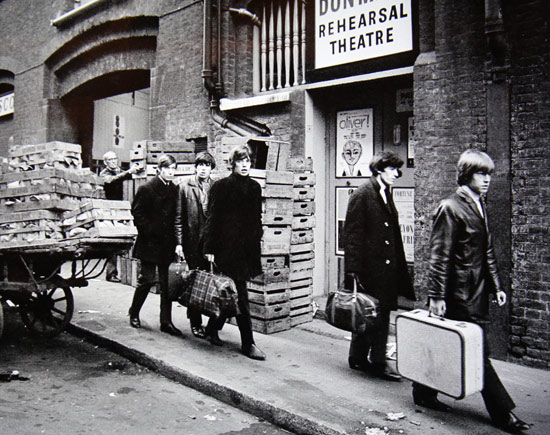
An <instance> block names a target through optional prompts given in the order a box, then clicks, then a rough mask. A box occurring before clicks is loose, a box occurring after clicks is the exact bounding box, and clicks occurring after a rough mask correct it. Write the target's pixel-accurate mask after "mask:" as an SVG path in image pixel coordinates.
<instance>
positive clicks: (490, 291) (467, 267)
mask: <svg viewBox="0 0 550 435" xmlns="http://www.w3.org/2000/svg"><path fill="white" fill-rule="evenodd" d="M493 170H494V163H493V160H492V159H491V158H490V157H489V156H488V155H487V154H486V153H484V152H482V151H478V150H473V149H472V150H467V151H465V152H464V153H462V155H461V156H460V159H459V161H458V165H457V181H458V185H459V187H458V189H457V190H456V192H455V193H454V194H453V195H451V196H450V197H449V198H447V199H445V200H443V201H442V202H441V203H440V204H439V207H438V208H437V210H436V212H435V215H434V220H433V227H432V235H431V239H430V269H429V275H428V298H429V311H430V312H431V313H432V314H434V315H436V316H445V317H448V318H449V319H453V320H462V321H467V322H473V323H477V324H478V325H480V326H481V327H482V328H483V330H484V332H485V327H486V325H487V323H488V321H489V299H490V298H491V297H493V298H494V299H495V300H496V302H497V303H498V305H499V306H503V305H504V304H505V303H506V293H505V292H504V291H503V290H502V287H501V284H500V280H499V277H498V270H497V263H496V259H495V252H494V249H493V241H492V237H491V233H490V231H489V227H488V221H487V213H486V208H485V205H484V200H483V197H484V196H485V195H486V194H487V191H488V190H489V185H490V183H491V174H492V173H493ZM483 354H484V356H483V358H484V367H483V369H484V373H483V385H484V386H483V390H482V391H481V394H482V396H483V400H484V401H485V406H486V408H487V411H488V412H489V415H490V416H491V419H492V421H493V423H494V424H495V425H496V426H498V427H500V428H501V429H504V430H505V431H508V432H513V433H514V432H518V431H522V430H526V429H529V425H528V424H527V423H525V422H523V421H521V420H520V419H519V418H517V417H516V416H515V415H514V414H513V413H512V410H513V409H514V408H515V404H514V401H513V400H512V398H511V397H510V396H509V395H508V392H507V391H506V389H505V388H504V385H502V382H501V381H500V379H499V377H498V375H497V373H496V371H495V369H494V368H493V366H492V364H491V361H490V360H489V349H488V346H487V340H486V337H484V353H483ZM413 398H414V403H415V404H417V405H419V406H425V407H427V408H432V409H435V410H438V411H448V410H449V409H450V408H449V406H448V405H446V404H445V403H443V402H440V401H439V400H438V398H437V391H435V390H432V389H431V388H428V387H426V386H423V385H420V384H418V383H414V384H413Z"/></svg>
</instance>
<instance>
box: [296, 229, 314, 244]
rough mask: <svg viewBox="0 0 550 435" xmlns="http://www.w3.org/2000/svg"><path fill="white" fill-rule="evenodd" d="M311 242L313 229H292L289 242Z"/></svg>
mask: <svg viewBox="0 0 550 435" xmlns="http://www.w3.org/2000/svg"><path fill="white" fill-rule="evenodd" d="M311 242H313V230H292V234H291V238H290V243H291V244H294V245H300V244H304V243H311Z"/></svg>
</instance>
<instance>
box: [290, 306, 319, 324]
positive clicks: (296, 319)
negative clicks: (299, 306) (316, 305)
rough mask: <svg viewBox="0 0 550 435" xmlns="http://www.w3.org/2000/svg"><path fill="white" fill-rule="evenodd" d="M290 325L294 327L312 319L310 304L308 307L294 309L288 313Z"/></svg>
mask: <svg viewBox="0 0 550 435" xmlns="http://www.w3.org/2000/svg"><path fill="white" fill-rule="evenodd" d="M289 317H290V327H291V328H294V327H295V326H298V325H302V324H304V323H308V322H312V321H313V308H312V307H311V306H310V307H309V309H304V310H301V311H294V312H293V313H291V314H290V316H289Z"/></svg>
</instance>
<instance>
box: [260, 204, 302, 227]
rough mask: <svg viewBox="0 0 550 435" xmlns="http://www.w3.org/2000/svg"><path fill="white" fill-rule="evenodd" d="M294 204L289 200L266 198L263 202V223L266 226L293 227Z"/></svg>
mask: <svg viewBox="0 0 550 435" xmlns="http://www.w3.org/2000/svg"><path fill="white" fill-rule="evenodd" d="M293 207H294V205H293V202H292V200H291V199H289V198H264V199H263V200H262V223H263V224H264V225H291V224H292V218H293Z"/></svg>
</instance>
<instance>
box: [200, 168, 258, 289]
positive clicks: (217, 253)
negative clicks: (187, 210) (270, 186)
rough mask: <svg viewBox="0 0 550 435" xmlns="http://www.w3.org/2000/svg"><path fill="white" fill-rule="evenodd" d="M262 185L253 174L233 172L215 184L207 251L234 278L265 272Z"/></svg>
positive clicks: (226, 273) (206, 228)
mask: <svg viewBox="0 0 550 435" xmlns="http://www.w3.org/2000/svg"><path fill="white" fill-rule="evenodd" d="M262 232H263V231H262V189H261V187H260V185H259V184H258V183H257V182H256V181H255V180H253V179H251V178H250V177H243V176H240V175H236V174H231V175H229V176H228V177H225V178H222V179H220V180H218V181H216V182H214V184H213V185H212V187H211V188H210V195H209V199H208V218H207V221H206V227H205V230H204V247H203V252H204V253H205V254H214V261H215V263H216V266H217V267H218V269H219V270H220V272H222V273H224V274H225V275H227V276H229V277H231V278H233V279H234V280H246V279H249V278H251V277H253V276H256V275H259V274H260V273H262V265H261V259H260V252H261V239H262Z"/></svg>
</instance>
